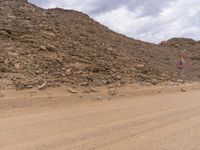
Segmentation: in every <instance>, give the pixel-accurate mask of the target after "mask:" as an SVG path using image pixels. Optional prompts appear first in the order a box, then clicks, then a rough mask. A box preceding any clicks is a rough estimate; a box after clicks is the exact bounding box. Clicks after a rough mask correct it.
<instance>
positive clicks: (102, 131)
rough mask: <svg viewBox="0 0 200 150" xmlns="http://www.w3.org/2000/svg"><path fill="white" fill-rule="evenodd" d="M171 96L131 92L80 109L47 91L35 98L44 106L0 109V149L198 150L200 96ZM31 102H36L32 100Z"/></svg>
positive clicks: (195, 93) (193, 92)
mask: <svg viewBox="0 0 200 150" xmlns="http://www.w3.org/2000/svg"><path fill="white" fill-rule="evenodd" d="M59 91H60V90H59ZM172 91H173V89H172ZM172 91H171V92H162V93H160V92H157V93H155V92H149V93H148V94H144V95H143V96H133V95H131V92H130V95H129V96H127V95H128V94H127V93H126V94H124V96H117V97H116V98H115V99H113V100H105V101H98V100H95V101H92V99H91V100H88V101H84V102H83V101H81V100H79V102H78V103H76V104H67V103H64V102H63V101H64V98H65V97H66V95H61V93H62V91H60V93H58V92H57V93H58V95H56V96H55V95H54V97H53V96H52V99H51V100H47V99H48V98H49V97H48V96H47V95H48V92H46V99H45V94H44V93H45V91H44V92H43V98H41V95H40V96H35V100H36V103H39V102H40V104H41V105H40V107H39V106H38V105H30V103H29V104H28V103H26V105H25V106H24V107H21V106H20V105H19V107H18V106H17V105H16V106H15V107H9V109H3V108H2V109H1V111H0V149H1V150H47V149H48V150H68V149H69V150H70V149H72V150H92V149H95V150H96V149H102V150H117V149H119V150H122V149H126V150H127V149H130V150H149V149H152V150H198V149H200V142H199V139H200V127H199V124H200V92H199V91H198V90H187V91H186V92H181V91H180V90H177V91H175V92H172ZM144 93H145V92H144ZM34 95H37V94H34ZM59 95H60V97H59ZM102 97H103V96H102ZM37 98H38V99H39V100H40V101H39V100H38V99H37ZM68 98H69V97H68ZM71 98H72V99H73V98H74V97H71ZM30 99H31V100H30ZM56 99H58V100H59V101H58V102H57V103H59V102H60V104H58V105H54V103H56V102H55V101H56ZM6 100H8V101H7V102H8V103H9V99H8V98H7V99H6V98H4V99H3V100H1V101H4V103H6ZM14 100H16V101H18V100H17V99H14V98H13V97H12V102H13V101H14ZM76 100H78V99H76ZM27 101H31V102H32V103H33V102H34V96H32V97H29V98H28V97H27ZM42 101H44V102H46V106H44V105H45V104H44V103H43V102H42ZM52 101H54V103H53V102H52ZM65 101H66V99H65ZM18 102H19V101H18ZM22 103H23V100H22ZM1 104H3V102H1ZM4 106H5V107H6V106H7V107H8V106H9V105H4Z"/></svg>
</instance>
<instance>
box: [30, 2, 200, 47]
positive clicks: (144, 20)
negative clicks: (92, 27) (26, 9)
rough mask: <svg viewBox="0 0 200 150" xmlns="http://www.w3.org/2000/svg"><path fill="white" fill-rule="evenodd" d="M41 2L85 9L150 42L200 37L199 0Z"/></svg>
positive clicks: (103, 20)
mask: <svg viewBox="0 0 200 150" xmlns="http://www.w3.org/2000/svg"><path fill="white" fill-rule="evenodd" d="M32 1H33V2H34V1H35V3H38V4H39V3H40V2H41V1H40V0H32ZM36 1H37V2H36ZM40 5H42V6H43V7H45V8H49V7H50V8H52V7H63V8H66V9H75V10H79V11H83V12H85V13H88V14H89V15H90V16H91V17H93V18H94V19H96V20H98V21H99V22H101V23H102V24H104V25H106V26H108V27H109V28H111V29H112V30H114V31H116V32H119V33H122V34H126V35H128V36H130V37H133V38H137V39H141V40H145V41H149V42H155V43H158V42H160V41H162V40H167V39H169V38H172V37H188V38H194V39H200V3H199V0H173V1H172V0H166V1H163V0H110V1H106V0H101V1H99V0H57V1H54V0H46V2H44V1H42V3H40Z"/></svg>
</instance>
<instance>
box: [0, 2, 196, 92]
mask: <svg viewBox="0 0 200 150" xmlns="http://www.w3.org/2000/svg"><path fill="white" fill-rule="evenodd" d="M173 42H175V44H176V43H178V44H180V43H181V44H180V45H179V46H178V47H177V45H174V43H173ZM188 42H189V43H190V42H191V41H190V40H189V41H188V40H186V42H185V41H184V40H182V39H180V41H179V40H178V41H177V40H172V41H167V42H164V43H162V44H159V45H155V44H151V43H145V42H142V41H139V40H134V39H131V38H128V37H126V36H124V35H121V34H117V33H115V32H113V31H111V30H110V29H108V28H107V27H105V26H103V25H101V24H100V23H98V22H96V21H94V20H93V19H91V18H90V17H89V16H87V15H85V14H83V13H81V12H77V11H72V10H64V9H59V8H56V9H49V10H45V9H42V8H39V7H37V6H35V5H33V4H30V3H28V2H27V1H26V0H0V83H1V88H6V87H8V85H9V86H10V87H17V88H18V89H23V88H31V87H33V86H38V85H41V84H43V83H47V85H48V86H59V85H61V84H74V85H82V86H86V85H96V86H100V85H107V84H125V83H133V82H145V83H151V84H158V83H160V82H164V81H169V80H172V81H176V80H177V79H178V76H177V68H176V61H177V59H178V54H179V49H180V48H187V49H189V50H190V49H191V50H193V51H192V52H190V57H189V58H188V62H190V64H191V65H192V68H191V69H190V70H189V71H188V72H189V73H188V74H187V79H188V80H199V76H200V62H199V61H200V60H199V55H200V52H199V42H195V41H192V42H191V43H190V44H188ZM185 43H186V44H185ZM192 47H195V49H194V48H192ZM4 85H6V86H4Z"/></svg>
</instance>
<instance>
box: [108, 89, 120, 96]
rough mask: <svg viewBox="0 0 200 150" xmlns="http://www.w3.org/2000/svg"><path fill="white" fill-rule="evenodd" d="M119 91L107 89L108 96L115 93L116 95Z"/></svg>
mask: <svg viewBox="0 0 200 150" xmlns="http://www.w3.org/2000/svg"><path fill="white" fill-rule="evenodd" d="M118 93H119V92H118V91H117V90H115V89H112V90H109V91H108V94H109V95H110V96H115V95H117V94H118Z"/></svg>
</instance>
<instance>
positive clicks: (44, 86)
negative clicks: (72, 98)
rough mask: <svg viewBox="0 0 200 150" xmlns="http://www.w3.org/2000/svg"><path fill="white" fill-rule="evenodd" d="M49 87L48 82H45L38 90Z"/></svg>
mask: <svg viewBox="0 0 200 150" xmlns="http://www.w3.org/2000/svg"><path fill="white" fill-rule="evenodd" d="M46 88H47V82H44V83H43V84H42V85H40V86H39V87H38V90H44V89H46Z"/></svg>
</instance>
